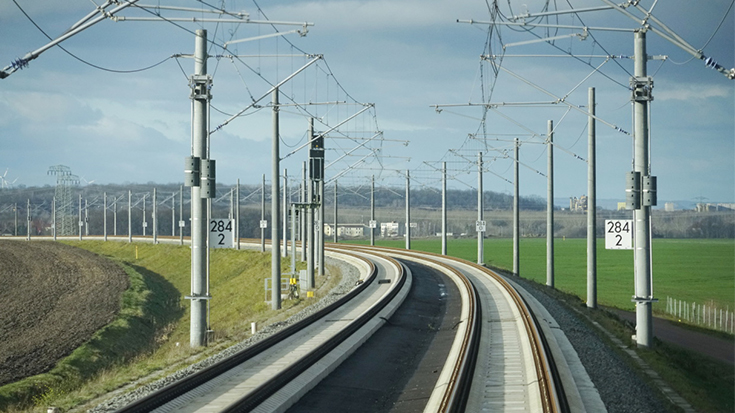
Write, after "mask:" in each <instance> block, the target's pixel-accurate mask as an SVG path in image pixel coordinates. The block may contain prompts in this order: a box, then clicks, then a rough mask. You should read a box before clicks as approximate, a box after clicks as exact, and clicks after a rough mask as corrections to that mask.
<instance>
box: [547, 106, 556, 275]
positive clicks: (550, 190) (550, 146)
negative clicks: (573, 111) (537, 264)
mask: <svg viewBox="0 0 735 413" xmlns="http://www.w3.org/2000/svg"><path fill="white" fill-rule="evenodd" d="M546 131H547V132H546V139H547V141H546V150H547V151H548V152H547V156H548V158H547V161H546V285H547V286H549V287H551V288H554V121H553V120H549V122H548V124H547V128H546Z"/></svg>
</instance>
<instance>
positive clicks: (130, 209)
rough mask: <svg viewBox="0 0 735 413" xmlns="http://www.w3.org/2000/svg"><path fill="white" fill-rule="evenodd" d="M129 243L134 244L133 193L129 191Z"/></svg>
mask: <svg viewBox="0 0 735 413" xmlns="http://www.w3.org/2000/svg"><path fill="white" fill-rule="evenodd" d="M128 242H133V191H131V190H129V189H128Z"/></svg>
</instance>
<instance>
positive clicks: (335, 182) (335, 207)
mask: <svg viewBox="0 0 735 413" xmlns="http://www.w3.org/2000/svg"><path fill="white" fill-rule="evenodd" d="M337 223H338V220H337V180H336V179H335V180H334V234H333V235H334V237H333V238H334V243H335V244H336V243H337V241H338V238H339V237H338V235H337Z"/></svg>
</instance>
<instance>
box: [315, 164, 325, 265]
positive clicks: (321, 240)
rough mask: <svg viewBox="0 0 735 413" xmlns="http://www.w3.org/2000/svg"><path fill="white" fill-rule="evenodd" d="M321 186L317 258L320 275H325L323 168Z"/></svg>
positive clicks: (318, 183)
mask: <svg viewBox="0 0 735 413" xmlns="http://www.w3.org/2000/svg"><path fill="white" fill-rule="evenodd" d="M317 185H318V187H319V225H318V228H317V234H318V237H319V241H318V242H317V244H316V246H317V249H318V251H319V255H318V256H317V259H318V261H319V263H318V267H317V268H319V275H324V171H323V170H322V179H320V180H319V181H318V182H317Z"/></svg>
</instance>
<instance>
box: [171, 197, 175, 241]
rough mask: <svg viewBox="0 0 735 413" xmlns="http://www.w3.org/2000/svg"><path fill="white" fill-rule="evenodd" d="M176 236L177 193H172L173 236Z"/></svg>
mask: <svg viewBox="0 0 735 413" xmlns="http://www.w3.org/2000/svg"><path fill="white" fill-rule="evenodd" d="M175 236H176V193H174V194H173V195H171V237H172V238H173V237H175Z"/></svg>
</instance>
